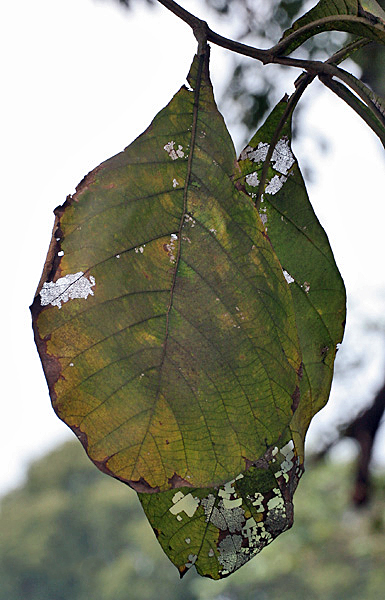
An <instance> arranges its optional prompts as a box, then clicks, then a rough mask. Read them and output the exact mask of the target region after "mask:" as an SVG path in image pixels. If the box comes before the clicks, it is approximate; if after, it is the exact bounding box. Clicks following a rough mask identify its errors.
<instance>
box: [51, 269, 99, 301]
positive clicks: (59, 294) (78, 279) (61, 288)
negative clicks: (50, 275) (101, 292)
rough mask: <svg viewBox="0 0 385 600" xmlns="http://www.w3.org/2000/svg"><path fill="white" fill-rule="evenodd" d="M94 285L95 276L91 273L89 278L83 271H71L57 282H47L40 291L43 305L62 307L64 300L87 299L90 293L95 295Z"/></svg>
mask: <svg viewBox="0 0 385 600" xmlns="http://www.w3.org/2000/svg"><path fill="white" fill-rule="evenodd" d="M94 285H95V277H93V276H92V275H90V277H89V279H88V278H87V277H86V276H85V275H84V273H83V271H79V272H78V273H70V274H69V275H65V276H64V277H60V278H59V279H58V280H57V281H55V282H54V281H49V282H45V283H44V285H43V287H42V289H41V291H40V302H41V305H42V306H46V305H47V304H52V306H57V307H58V308H61V306H62V302H68V300H74V299H75V298H84V300H86V299H87V298H88V296H89V295H91V296H93V295H94V292H93V290H92V288H93V286H94Z"/></svg>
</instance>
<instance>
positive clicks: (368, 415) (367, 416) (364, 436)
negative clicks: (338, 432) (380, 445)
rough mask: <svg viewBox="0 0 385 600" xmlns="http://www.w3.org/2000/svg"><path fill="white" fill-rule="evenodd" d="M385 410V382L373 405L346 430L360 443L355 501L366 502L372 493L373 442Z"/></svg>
mask: <svg viewBox="0 0 385 600" xmlns="http://www.w3.org/2000/svg"><path fill="white" fill-rule="evenodd" d="M384 410H385V384H384V385H383V387H382V388H381V389H380V390H379V391H378V392H377V394H376V396H375V398H374V401H373V403H372V405H371V406H370V407H369V408H368V409H367V410H365V412H364V413H362V414H361V415H360V416H358V417H357V418H356V419H355V420H354V421H353V422H352V423H350V425H349V426H348V427H347V428H346V430H345V431H344V436H345V437H349V438H352V439H355V440H357V442H358V443H359V445H360V450H361V451H360V454H359V457H358V465H357V474H356V483H355V489H354V493H353V502H354V503H355V504H356V505H357V506H361V505H363V504H366V503H367V502H368V499H369V495H370V472H369V466H370V461H371V458H372V453H373V444H374V440H375V437H376V434H377V431H378V428H379V426H380V423H381V419H382V417H383V414H384Z"/></svg>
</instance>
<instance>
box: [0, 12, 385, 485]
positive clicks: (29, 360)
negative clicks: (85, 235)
mask: <svg viewBox="0 0 385 600" xmlns="http://www.w3.org/2000/svg"><path fill="white" fill-rule="evenodd" d="M194 4H195V3H192V2H191V1H190V2H188V3H187V2H185V3H184V5H185V6H186V7H187V8H190V7H191V6H192V7H193V6H194ZM201 6H202V5H201ZM197 12H198V11H197ZM198 16H201V17H202V18H205V19H207V20H208V21H209V23H210V24H213V28H214V29H216V30H219V32H220V33H222V34H224V35H230V31H226V29H225V28H224V26H223V25H222V24H219V25H218V24H215V22H214V21H213V19H212V18H211V17H210V15H208V14H207V10H206V11H204V14H202V13H201V14H199V12H198ZM195 48H196V43H195V39H194V37H193V35H192V33H191V32H190V29H189V28H188V27H187V26H186V25H185V24H184V23H182V22H180V21H179V20H178V19H177V18H176V17H174V16H173V15H171V14H170V13H168V11H166V10H165V9H163V8H162V7H159V8H158V9H156V10H154V9H153V10H150V11H147V10H145V9H141V10H138V9H137V8H136V9H135V11H134V12H132V11H129V12H127V13H124V12H123V11H122V10H119V8H118V7H117V6H115V5H114V4H113V3H112V2H99V3H95V2H93V1H92V0H34V2H31V1H30V0H17V1H15V2H4V3H3V4H2V7H1V8H0V49H1V56H2V66H1V82H2V94H1V99H0V104H1V111H0V119H1V123H0V131H1V142H2V143H1V155H2V156H1V173H2V176H1V196H2V221H1V236H0V244H1V248H0V256H1V264H2V294H1V300H0V302H1V307H0V310H1V313H0V314H1V332H2V336H1V347H2V359H1V361H0V364H1V389H2V393H1V436H0V455H1V456H2V467H1V471H0V493H1V492H4V491H6V490H7V489H9V488H10V487H12V486H14V485H15V484H16V483H18V482H19V481H20V480H21V478H22V476H23V473H24V472H25V467H26V465H27V464H28V463H29V462H30V461H31V460H32V459H34V458H36V457H38V456H41V455H42V454H43V453H44V452H45V451H47V450H48V449H50V448H52V447H53V446H54V445H56V444H58V443H59V442H61V441H63V440H64V439H70V438H71V437H73V434H72V433H71V432H70V431H69V429H68V428H67V427H66V426H65V425H64V424H63V423H61V421H59V419H58V418H57V417H56V416H55V414H54V412H53V410H52V409H51V406H50V400H49V396H48V391H47V387H46V383H45V379H44V376H43V371H42V369H41V365H40V360H39V358H38V354H37V351H36V350H35V346H34V342H33V337H32V330H31V324H30V322H31V319H30V314H29V309H28V307H29V305H30V304H31V302H32V300H33V296H34V292H35V290H36V287H37V284H38V281H39V279H40V275H41V271H42V267H43V264H44V260H45V256H46V252H47V249H48V244H49V241H50V237H51V230H52V226H53V212H52V211H53V209H54V208H55V207H56V206H58V205H59V204H62V203H63V202H64V200H65V198H66V196H67V195H68V194H70V193H73V192H74V191H75V186H76V185H77V184H78V183H79V182H80V180H81V179H82V178H83V176H84V175H85V174H86V173H88V172H89V171H90V170H91V169H93V168H94V167H95V166H97V165H98V164H99V163H100V162H102V161H103V160H105V159H107V158H109V157H110V156H112V155H114V154H116V153H117V152H119V151H121V150H122V149H123V148H124V147H125V146H127V145H128V144H129V143H130V142H131V141H132V140H133V139H134V138H135V137H136V136H137V135H139V134H140V133H141V132H142V131H143V130H144V129H145V128H146V127H147V126H148V125H149V123H150V121H151V120H152V118H153V117H154V116H155V114H156V113H157V112H158V111H159V110H160V109H161V108H162V107H163V106H164V105H165V104H166V103H167V102H168V101H169V100H170V99H171V97H172V95H173V94H174V93H175V92H176V91H177V90H178V89H179V87H180V86H181V85H182V84H183V82H184V80H185V76H186V74H187V72H188V69H189V66H190V63H191V60H192V57H193V53H194V52H195ZM225 61H226V58H225V52H224V51H221V50H218V49H216V48H213V49H212V60H211V69H212V79H213V82H214V88H215V89H216V90H217V98H220V94H221V93H222V91H223V82H224V75H225V73H226V62H225ZM295 75H296V74H295V73H294V72H293V73H292V74H290V77H291V81H293V80H294V77H295ZM286 91H289V92H290V91H291V89H290V87H289V88H288V87H287V85H285V84H284V82H283V83H282V90H281V92H282V95H283V93H285V92H286ZM312 95H313V102H312V106H311V108H310V109H308V110H306V111H304V112H303V114H302V116H301V120H302V122H303V125H304V128H305V126H306V129H307V137H306V139H302V140H301V141H300V142H299V143H298V144H297V145H296V146H295V148H294V149H295V152H296V154H297V157H298V158H299V161H300V164H301V158H303V159H304V160H305V162H306V163H307V164H312V166H313V168H314V182H313V183H312V184H310V185H309V186H308V189H309V192H310V197H311V201H312V202H313V206H314V207H315V210H316V212H317V215H318V217H319V218H320V220H321V222H322V224H323V226H324V227H325V229H326V231H327V233H328V235H329V238H330V241H331V244H332V247H333V250H334V252H335V256H336V260H337V263H338V265H339V267H340V270H341V272H342V274H343V277H344V279H345V283H346V286H347V289H348V292H349V299H350V303H351V304H352V306H353V307H354V310H353V315H355V316H353V317H352V318H350V320H349V321H348V329H347V336H346V339H347V340H348V341H349V340H350V342H349V344H350V347H352V348H354V351H355V352H356V354H354V352H353V355H354V356H356V355H357V356H358V355H359V353H360V352H361V351H363V352H365V354H366V356H367V363H368V366H367V368H366V369H364V370H362V371H359V373H358V376H357V377H354V378H351V379H350V380H349V382H346V381H345V380H344V381H343V385H342V383H341V384H340V385H337V386H336V389H335V390H334V393H333V397H332V400H331V402H330V406H328V408H327V409H326V410H325V411H322V413H321V414H320V416H319V418H318V419H317V420H318V423H319V425H318V429H319V430H321V429H320V428H321V426H322V425H324V423H327V422H328V419H329V420H330V418H331V416H333V414H337V412H338V411H339V414H340V412H341V411H340V408H339V407H340V406H341V402H343V403H344V404H345V405H346V406H347V407H348V410H350V408H351V406H358V405H359V404H360V403H361V402H362V401H363V400H365V398H366V399H368V398H369V397H370V392H371V391H373V389H375V388H376V386H378V385H379V384H380V383H382V372H381V369H382V370H384V371H385V369H384V368H383V367H384V366H385V355H384V352H383V345H382V342H381V341H379V340H378V336H377V337H376V336H373V335H372V336H370V335H365V331H363V332H362V331H361V329H360V326H359V317H360V316H361V314H362V315H365V316H366V315H369V316H370V319H371V322H372V323H376V322H378V321H380V322H381V325H382V326H383V329H384V330H385V317H384V316H382V315H383V313H384V311H383V307H384V306H385V291H384V290H385V268H384V265H383V256H384V247H385V239H384V238H385V235H384V223H385V205H384V200H385V192H384V189H385V186H384V176H385V161H384V155H383V150H382V147H381V145H380V143H379V142H378V141H377V139H376V138H375V136H374V134H372V133H371V131H370V130H367V129H366V127H365V125H364V124H361V122H360V119H359V118H358V117H356V116H355V114H354V113H353V112H352V111H351V109H349V108H348V107H346V106H345V105H344V104H343V103H342V101H340V100H339V99H337V98H336V99H334V98H333V97H332V95H331V93H330V92H329V91H326V90H325V91H324V90H323V89H322V88H321V85H319V86H315V88H314V91H313V92H312ZM307 96H308V98H310V93H309V92H308V93H307ZM225 117H226V115H225ZM236 133H237V132H236V131H235V132H234V131H232V134H233V137H235V138H236ZM319 136H322V137H323V138H324V139H326V140H327V141H328V143H329V152H328V153H327V154H323V153H322V152H321V151H320V148H319V145H317V143H316V142H315V140H316V138H317V137H319ZM237 150H238V151H239V150H240V148H237ZM341 354H342V351H341ZM347 384H348V385H347ZM346 386H347V387H346ZM313 429H314V432H315V433H314V434H313V439H314V440H315V439H317V427H314V428H313ZM383 447H384V445H382V448H383ZM384 454H385V451H384ZM379 455H380V452H378V456H379Z"/></svg>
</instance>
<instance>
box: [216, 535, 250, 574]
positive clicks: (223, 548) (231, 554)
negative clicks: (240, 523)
mask: <svg viewBox="0 0 385 600" xmlns="http://www.w3.org/2000/svg"><path fill="white" fill-rule="evenodd" d="M241 547H242V536H240V535H227V536H226V537H225V538H224V539H223V540H222V541H221V542H220V544H219V546H218V550H219V557H218V561H219V562H220V563H221V565H222V567H223V569H222V571H221V572H222V575H227V574H228V573H232V572H233V571H235V570H236V569H238V568H239V567H240V566H241V565H243V564H244V563H245V562H246V561H247V558H244V557H243V556H242V553H241Z"/></svg>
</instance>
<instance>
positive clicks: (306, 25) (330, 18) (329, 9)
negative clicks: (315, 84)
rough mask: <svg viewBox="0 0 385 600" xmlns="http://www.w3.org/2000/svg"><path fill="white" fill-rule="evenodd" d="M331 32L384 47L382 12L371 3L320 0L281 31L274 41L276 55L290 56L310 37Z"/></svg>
mask: <svg viewBox="0 0 385 600" xmlns="http://www.w3.org/2000/svg"><path fill="white" fill-rule="evenodd" d="M333 30H337V31H346V32H348V33H352V34H354V35H357V36H363V37H366V38H369V39H371V40H375V41H377V42H380V43H382V44H385V13H384V11H383V10H382V8H381V7H380V6H379V5H378V4H377V2H375V0H367V1H366V2H364V1H362V0H361V1H359V0H320V2H318V4H317V5H316V6H315V7H314V8H312V9H311V10H309V12H307V13H306V14H305V15H304V16H303V17H301V18H300V19H298V20H297V21H295V22H294V23H293V25H292V27H290V29H287V30H286V31H285V32H284V34H283V36H282V38H281V40H280V41H279V42H278V44H279V48H280V54H290V53H291V52H293V51H294V50H295V49H296V48H298V47H299V46H301V44H303V43H304V42H305V41H306V40H307V39H309V38H310V37H312V36H313V35H316V34H317V33H322V32H323V31H333Z"/></svg>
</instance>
